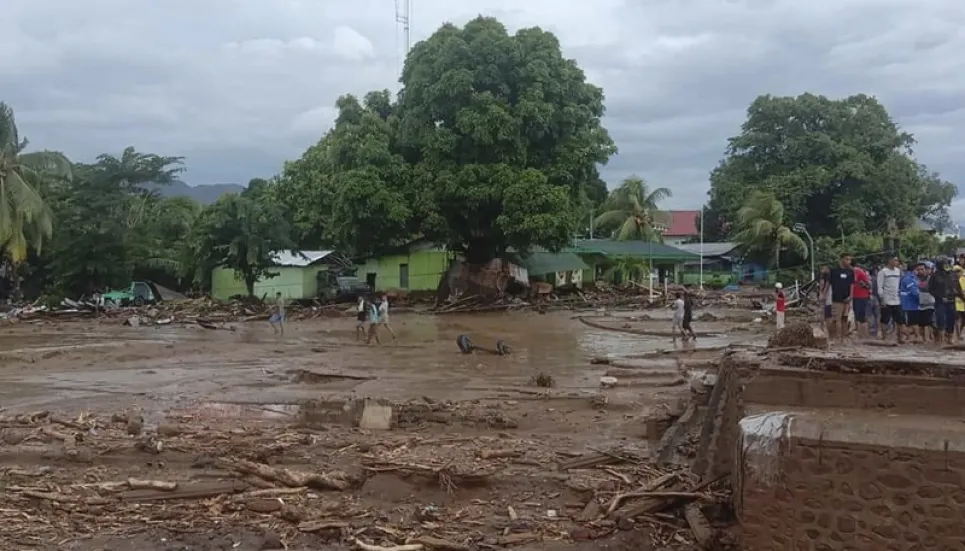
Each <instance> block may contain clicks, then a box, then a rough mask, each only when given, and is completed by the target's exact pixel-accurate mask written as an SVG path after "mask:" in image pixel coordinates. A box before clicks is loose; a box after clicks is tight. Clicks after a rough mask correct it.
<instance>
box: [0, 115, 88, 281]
mask: <svg viewBox="0 0 965 551" xmlns="http://www.w3.org/2000/svg"><path fill="white" fill-rule="evenodd" d="M27 144H28V142H27V139H26V138H21V137H20V133H19V131H18V129H17V122H16V120H15V119H14V115H13V109H11V108H10V106H8V105H7V104H5V103H2V102H0V251H2V253H3V256H4V258H5V260H6V261H9V262H12V263H13V264H18V263H20V262H22V261H23V260H25V259H26V258H27V252H28V251H29V250H30V249H33V250H34V251H36V252H40V250H41V246H42V244H43V242H44V241H45V240H46V239H49V238H50V236H51V234H52V232H53V214H52V213H51V210H50V207H49V206H48V204H47V202H46V201H45V199H44V196H43V194H44V192H45V191H47V188H49V187H51V186H53V185H54V184H56V183H61V182H69V180H70V177H71V167H70V162H69V161H68V160H67V158H66V157H64V156H63V155H62V154H60V153H55V152H52V151H39V152H34V153H24V149H26V147H27ZM14 279H15V280H16V279H18V278H14Z"/></svg>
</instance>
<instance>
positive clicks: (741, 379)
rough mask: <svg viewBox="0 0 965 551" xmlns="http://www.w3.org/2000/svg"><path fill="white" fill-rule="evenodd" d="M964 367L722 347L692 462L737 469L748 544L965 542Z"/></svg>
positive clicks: (774, 548) (738, 503) (749, 547)
mask: <svg viewBox="0 0 965 551" xmlns="http://www.w3.org/2000/svg"><path fill="white" fill-rule="evenodd" d="M957 359H960V358H957ZM962 374H965V362H961V363H960V364H956V363H955V361H951V362H950V361H948V360H947V359H946V358H941V357H938V358H934V359H931V360H930V363H929V360H928V359H922V358H916V359H915V360H913V361H907V362H905V361H903V360H901V359H900V358H899V359H895V358H887V357H886V358H884V359H883V360H882V362H881V363H880V364H876V363H875V361H874V360H873V359H869V358H868V357H856V358H849V357H828V356H825V357H821V358H814V357H808V356H806V355H804V354H802V355H795V354H793V353H792V354H790V355H782V356H781V357H779V358H778V359H774V358H767V357H766V356H763V355H757V354H746V353H745V354H732V355H729V356H726V357H725V358H724V359H723V361H722V362H721V367H720V371H719V373H718V385H717V387H715V389H714V393H713V394H712V396H711V401H710V404H709V405H708V412H707V413H708V414H707V418H705V419H704V426H703V430H702V432H701V439H700V443H699V446H698V456H697V459H696V461H695V464H694V470H695V472H697V473H698V474H701V475H702V477H703V478H704V479H705V480H706V479H710V478H716V477H718V476H721V475H725V474H730V478H731V481H732V484H733V487H734V501H735V508H736V512H737V514H738V518H739V520H740V534H739V535H740V539H741V544H742V547H741V548H742V549H744V550H746V551H783V550H801V551H804V550H838V549H840V550H856V551H857V550H861V551H865V550H866V551H884V550H892V549H893V550H917V549H921V550H932V549H934V550H946V549H948V550H951V549H959V550H961V549H965V422H963V421H965V377H963V376H962ZM728 446H729V448H728Z"/></svg>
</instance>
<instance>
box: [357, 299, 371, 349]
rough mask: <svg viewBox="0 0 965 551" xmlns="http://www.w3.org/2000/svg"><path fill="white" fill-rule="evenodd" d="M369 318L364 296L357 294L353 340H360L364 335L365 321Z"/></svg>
mask: <svg viewBox="0 0 965 551" xmlns="http://www.w3.org/2000/svg"><path fill="white" fill-rule="evenodd" d="M368 319H369V313H368V310H367V309H366V306H365V297H363V296H362V295H359V303H358V306H357V307H356V309H355V340H356V342H358V341H360V340H362V337H364V336H365V323H366V322H367V321H368Z"/></svg>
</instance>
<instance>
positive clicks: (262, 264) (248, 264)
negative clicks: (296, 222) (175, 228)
mask: <svg viewBox="0 0 965 551" xmlns="http://www.w3.org/2000/svg"><path fill="white" fill-rule="evenodd" d="M187 243H188V246H187V247H186V248H185V251H184V254H185V256H186V261H185V262H184V265H185V266H190V268H191V269H192V270H193V273H192V274H187V275H191V276H193V277H194V279H195V281H196V282H197V283H199V284H201V285H204V284H205V283H206V282H208V281H210V277H211V271H212V270H213V269H214V268H218V267H223V268H229V269H232V270H234V271H235V274H236V275H237V276H238V277H239V278H241V279H242V280H244V282H245V287H246V288H247V291H248V296H254V294H255V282H257V281H258V280H260V279H264V278H271V277H274V276H276V275H277V273H276V272H272V270H271V268H272V253H274V252H276V251H279V250H283V249H291V248H293V247H294V243H293V241H292V239H291V227H290V226H289V224H288V222H287V220H285V218H284V216H283V215H282V211H281V209H280V208H279V207H278V206H276V205H274V204H272V203H267V202H264V203H263V202H258V201H254V200H252V199H250V198H248V197H244V196H241V195H226V196H224V197H222V198H221V199H219V200H218V201H217V202H216V203H215V204H213V205H210V206H208V207H206V208H205V209H204V211H203V212H202V213H201V215H200V217H199V218H198V221H197V223H196V224H195V225H194V227H193V229H192V233H191V236H190V238H189V239H188V240H187Z"/></svg>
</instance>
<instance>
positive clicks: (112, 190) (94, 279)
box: [42, 147, 198, 296]
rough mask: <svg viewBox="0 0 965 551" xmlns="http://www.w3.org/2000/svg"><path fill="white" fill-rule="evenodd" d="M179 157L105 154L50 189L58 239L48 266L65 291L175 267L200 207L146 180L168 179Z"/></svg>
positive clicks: (88, 289) (122, 283) (87, 289)
mask: <svg viewBox="0 0 965 551" xmlns="http://www.w3.org/2000/svg"><path fill="white" fill-rule="evenodd" d="M181 170H182V166H181V159H180V158H179V157H164V156H160V155H154V154H149V153H139V152H137V151H136V150H135V149H134V148H133V147H129V148H127V149H125V150H124V152H123V153H122V154H121V156H120V157H115V156H113V155H108V154H104V155H100V156H99V157H98V158H97V160H96V161H95V162H94V163H92V164H76V165H74V167H73V174H74V179H73V181H72V182H70V183H69V184H66V185H62V186H58V187H56V188H54V189H52V190H51V192H50V200H51V205H52V208H53V211H54V214H55V222H56V223H55V226H54V230H55V231H54V237H53V239H52V246H51V247H50V248H49V251H48V252H49V253H50V254H48V255H44V258H43V259H42V260H44V261H45V267H46V271H47V273H48V276H49V278H50V280H51V283H52V284H53V286H54V287H55V288H56V289H57V290H58V291H59V292H61V293H64V294H67V295H70V296H77V295H80V294H84V293H90V292H92V291H94V290H95V289H98V288H108V287H118V286H125V285H127V284H129V283H130V281H131V279H132V278H133V277H134V276H135V272H136V271H155V270H157V269H161V271H164V272H168V273H172V272H175V271H176V270H177V269H179V267H180V266H179V263H178V261H179V259H180V256H181V250H180V249H181V246H182V244H183V242H184V239H185V237H186V236H187V233H188V230H189V228H190V226H191V224H192V222H193V218H194V216H196V213H197V210H198V207H197V205H195V204H194V202H193V201H191V200H190V199H184V198H170V199H165V198H162V197H161V196H160V195H159V194H158V193H157V192H156V191H154V190H149V189H148V186H154V187H156V186H157V185H164V184H167V183H170V182H171V181H172V180H173V178H174V177H175V175H176V174H178V173H179V172H180V171H181Z"/></svg>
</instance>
